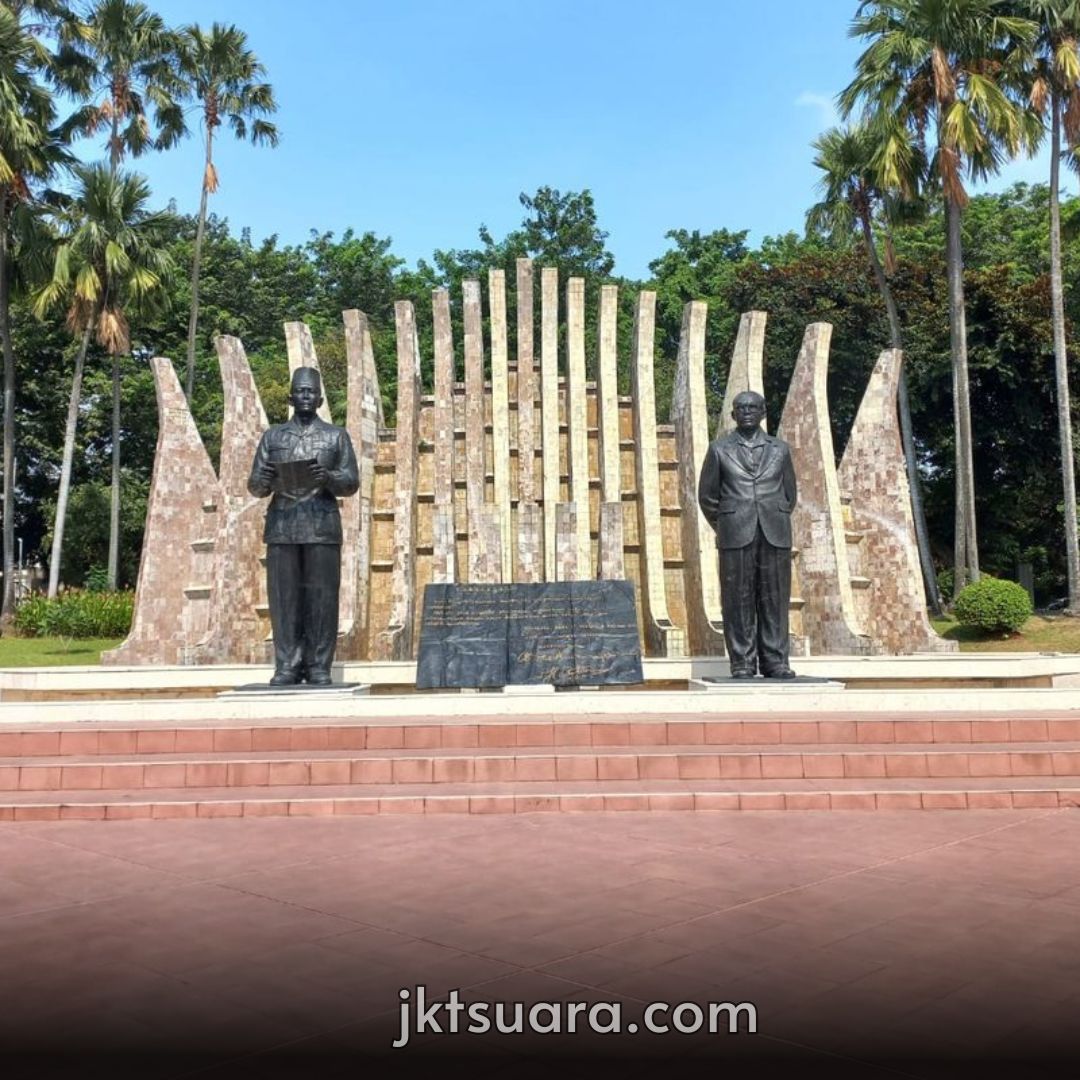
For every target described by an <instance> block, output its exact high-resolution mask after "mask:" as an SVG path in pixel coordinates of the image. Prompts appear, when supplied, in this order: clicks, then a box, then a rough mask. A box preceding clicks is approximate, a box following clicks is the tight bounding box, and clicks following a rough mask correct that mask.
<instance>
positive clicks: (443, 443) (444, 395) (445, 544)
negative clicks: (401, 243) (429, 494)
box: [431, 289, 457, 584]
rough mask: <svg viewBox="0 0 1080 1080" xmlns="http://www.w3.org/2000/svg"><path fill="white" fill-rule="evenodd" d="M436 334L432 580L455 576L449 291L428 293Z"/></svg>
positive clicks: (446, 581)
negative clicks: (429, 294)
mask: <svg viewBox="0 0 1080 1080" xmlns="http://www.w3.org/2000/svg"><path fill="white" fill-rule="evenodd" d="M431 307H432V314H433V324H434V337H435V410H434V420H435V463H434V469H435V507H434V512H433V518H432V558H433V569H432V581H434V582H435V583H436V584H450V583H453V582H454V581H456V580H457V539H456V526H455V517H454V445H455V440H454V337H453V329H452V327H451V322H450V294H449V292H447V290H446V289H436V290H435V291H434V292H432V294H431Z"/></svg>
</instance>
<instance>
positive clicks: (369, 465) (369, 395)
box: [339, 308, 382, 659]
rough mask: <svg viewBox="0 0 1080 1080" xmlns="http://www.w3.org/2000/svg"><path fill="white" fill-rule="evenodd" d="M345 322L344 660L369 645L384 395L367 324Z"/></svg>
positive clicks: (355, 315) (360, 318) (348, 317)
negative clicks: (349, 462)
mask: <svg viewBox="0 0 1080 1080" xmlns="http://www.w3.org/2000/svg"><path fill="white" fill-rule="evenodd" d="M341 318H342V321H343V322H344V324H345V362H346V379H347V388H348V402H347V410H346V419H345V428H346V430H347V431H348V432H349V438H351V439H352V442H353V449H354V450H355V452H356V461H357V465H358V467H359V475H360V487H359V490H358V491H357V492H356V494H355V495H350V496H349V497H348V498H346V499H342V500H340V505H341V600H340V611H341V626H342V632H343V635H344V636H343V638H342V639H341V641H340V642H339V649H340V654H339V655H340V657H341V658H342V659H352V658H354V657H355V658H357V659H364V658H365V657H366V656H367V649H368V641H367V638H368V624H369V617H370V596H371V561H372V542H373V537H372V530H373V527H374V522H373V519H372V513H373V508H374V495H375V458H376V455H377V453H378V448H379V424H380V422H381V420H382V398H381V396H380V394H379V373H378V371H377V369H376V367H375V353H374V350H373V348H372V344H371V328H370V326H369V325H368V319H367V316H366V315H365V314H364V313H363V312H362V311H357V310H355V309H351V308H350V309H349V310H347V311H343V312H342V313H341Z"/></svg>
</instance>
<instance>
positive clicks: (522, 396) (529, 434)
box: [517, 259, 536, 503]
mask: <svg viewBox="0 0 1080 1080" xmlns="http://www.w3.org/2000/svg"><path fill="white" fill-rule="evenodd" d="M535 400H536V370H535V358H534V354H533V266H532V260H531V259H518V260H517V408H518V412H517V424H518V436H517V443H518V501H519V502H521V503H529V502H535V501H536V474H535V472H534V471H533V466H534V461H535V458H536V411H535Z"/></svg>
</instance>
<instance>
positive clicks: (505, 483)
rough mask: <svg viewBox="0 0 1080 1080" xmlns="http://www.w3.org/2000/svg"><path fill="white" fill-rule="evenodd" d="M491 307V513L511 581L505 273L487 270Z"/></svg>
mask: <svg viewBox="0 0 1080 1080" xmlns="http://www.w3.org/2000/svg"><path fill="white" fill-rule="evenodd" d="M488 304H489V307H490V310H491V321H490V336H491V451H492V474H493V479H494V491H495V500H494V502H495V507H494V513H495V517H496V519H497V521H498V526H499V550H500V552H501V556H500V557H501V571H500V574H501V580H502V581H512V580H513V551H514V549H513V544H512V543H511V542H510V464H511V462H510V371H509V361H508V359H507V347H506V274H505V273H504V272H503V271H502V270H490V271H488Z"/></svg>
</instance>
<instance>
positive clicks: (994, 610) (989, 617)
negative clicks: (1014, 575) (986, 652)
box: [954, 575, 1032, 634]
mask: <svg viewBox="0 0 1080 1080" xmlns="http://www.w3.org/2000/svg"><path fill="white" fill-rule="evenodd" d="M954 612H955V614H956V620H957V622H959V623H960V624H961V625H962V626H977V627H978V628H979V629H980V630H985V631H986V632H987V633H990V634H1002V633H1013V632H1015V631H1017V630H1019V629H1020V627H1021V626H1023V625H1024V623H1026V622H1027V621H1028V619H1030V618H1031V614H1032V606H1031V597H1030V596H1028V594H1027V590H1026V589H1025V588H1024V587H1023V586H1022V585H1018V584H1017V583H1016V582H1015V581H1000V580H999V579H998V578H993V577H989V576H986V575H984V576H983V577H982V578H980V579H979V580H978V581H973V582H972V583H971V584H970V585H965V586H964V588H963V589H961V590H960V595H959V596H957V598H956V604H955V606H954Z"/></svg>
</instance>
